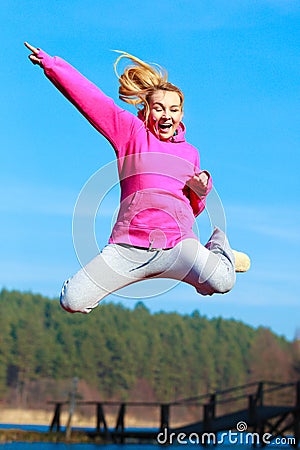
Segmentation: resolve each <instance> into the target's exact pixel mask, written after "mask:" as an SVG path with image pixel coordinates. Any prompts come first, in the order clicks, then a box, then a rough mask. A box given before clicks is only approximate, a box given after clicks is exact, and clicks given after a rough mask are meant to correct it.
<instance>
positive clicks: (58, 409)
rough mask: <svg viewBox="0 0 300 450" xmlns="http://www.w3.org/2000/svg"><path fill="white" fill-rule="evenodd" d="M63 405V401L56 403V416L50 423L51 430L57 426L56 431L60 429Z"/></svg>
mask: <svg viewBox="0 0 300 450" xmlns="http://www.w3.org/2000/svg"><path fill="white" fill-rule="evenodd" d="M61 405H62V403H56V405H55V409H54V416H53V419H52V422H51V425H50V431H53V429H54V428H56V430H55V431H60V413H61Z"/></svg>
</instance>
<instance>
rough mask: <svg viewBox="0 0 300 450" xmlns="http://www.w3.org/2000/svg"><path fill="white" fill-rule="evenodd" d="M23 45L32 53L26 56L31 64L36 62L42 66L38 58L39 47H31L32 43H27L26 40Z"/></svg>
mask: <svg viewBox="0 0 300 450" xmlns="http://www.w3.org/2000/svg"><path fill="white" fill-rule="evenodd" d="M24 45H25V47H27V48H28V49H29V50H30V51H31V52H32V53H31V55H29V56H28V58H29V59H30V61H31V62H32V64H38V65H39V66H41V67H42V61H41V60H40V58H38V56H37V55H38V53H39V49H37V48H35V47H33V46H32V45H30V44H28V42H24Z"/></svg>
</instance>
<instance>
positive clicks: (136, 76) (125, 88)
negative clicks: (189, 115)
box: [114, 50, 184, 122]
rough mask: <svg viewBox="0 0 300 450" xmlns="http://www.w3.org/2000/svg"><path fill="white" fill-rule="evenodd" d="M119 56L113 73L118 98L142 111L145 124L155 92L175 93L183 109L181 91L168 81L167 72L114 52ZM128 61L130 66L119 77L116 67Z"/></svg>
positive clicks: (156, 66)
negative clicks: (118, 84) (117, 83)
mask: <svg viewBox="0 0 300 450" xmlns="http://www.w3.org/2000/svg"><path fill="white" fill-rule="evenodd" d="M115 52H117V53H120V56H119V57H118V58H117V59H116V61H115V63H114V71H115V74H116V75H117V77H118V79H119V83H120V86H119V98H120V99H121V100H123V101H124V102H126V103H129V104H131V105H134V106H136V107H137V108H138V109H139V110H142V111H141V112H142V113H143V114H142V115H143V117H144V120H145V121H146V122H147V120H148V117H149V113H150V106H149V101H150V97H151V95H153V93H154V92H155V91H157V90H163V91H173V92H177V94H178V95H179V97H180V105H181V107H183V101H184V96H183V93H182V92H181V90H180V89H179V88H178V87H177V86H175V85H174V84H172V83H170V82H169V81H168V72H167V71H166V70H165V69H163V68H162V67H160V66H159V65H157V64H155V65H154V64H151V65H150V64H148V63H146V62H144V61H142V60H141V59H139V58H137V57H136V56H133V55H131V54H130V53H127V52H124V51H120V50H115ZM123 58H125V59H129V60H130V61H131V63H132V64H131V65H128V66H126V67H125V69H124V71H123V73H122V74H121V75H119V73H118V70H117V67H118V64H119V62H120V61H121V60H122V59H123Z"/></svg>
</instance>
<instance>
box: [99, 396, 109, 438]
mask: <svg viewBox="0 0 300 450" xmlns="http://www.w3.org/2000/svg"><path fill="white" fill-rule="evenodd" d="M96 414H97V422H96V432H97V433H100V431H101V425H103V431H104V432H105V433H107V431H108V428H107V423H106V420H105V415H104V411H103V406H102V403H96Z"/></svg>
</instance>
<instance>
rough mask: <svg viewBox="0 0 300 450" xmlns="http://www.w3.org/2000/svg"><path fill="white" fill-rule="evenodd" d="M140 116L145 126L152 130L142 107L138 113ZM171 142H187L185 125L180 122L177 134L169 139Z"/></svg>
mask: <svg viewBox="0 0 300 450" xmlns="http://www.w3.org/2000/svg"><path fill="white" fill-rule="evenodd" d="M137 116H138V118H139V119H140V120H142V121H143V122H144V125H145V128H146V129H148V130H149V131H151V130H150V129H149V128H148V126H147V124H146V123H145V117H144V111H143V110H142V109H140V110H139V111H138V114H137ZM168 141H169V142H185V125H184V124H183V123H182V122H180V124H179V126H178V128H177V130H176V134H175V135H174V136H171V137H170V138H169V139H168Z"/></svg>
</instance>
